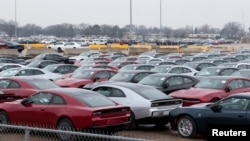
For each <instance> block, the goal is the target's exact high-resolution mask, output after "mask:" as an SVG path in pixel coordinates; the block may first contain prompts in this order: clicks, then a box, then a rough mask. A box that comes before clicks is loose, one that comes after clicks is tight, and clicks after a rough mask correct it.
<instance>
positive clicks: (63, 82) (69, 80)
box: [56, 78, 92, 86]
mask: <svg viewBox="0 0 250 141" xmlns="http://www.w3.org/2000/svg"><path fill="white" fill-rule="evenodd" d="M84 82H92V80H91V79H80V78H65V79H60V80H57V81H56V84H58V85H60V86H70V85H73V84H76V83H82V84H83V83H84Z"/></svg>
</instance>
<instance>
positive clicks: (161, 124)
mask: <svg viewBox="0 0 250 141" xmlns="http://www.w3.org/2000/svg"><path fill="white" fill-rule="evenodd" d="M167 123H168V120H166V121H165V120H164V121H158V122H156V123H155V127H156V128H160V129H163V128H166V124H167Z"/></svg>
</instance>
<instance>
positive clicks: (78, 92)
mask: <svg viewBox="0 0 250 141" xmlns="http://www.w3.org/2000/svg"><path fill="white" fill-rule="evenodd" d="M42 91H52V92H59V93H63V94H65V95H70V96H77V95H83V94H86V95H88V94H97V93H96V92H94V91H91V90H86V89H80V88H53V89H47V90H42Z"/></svg>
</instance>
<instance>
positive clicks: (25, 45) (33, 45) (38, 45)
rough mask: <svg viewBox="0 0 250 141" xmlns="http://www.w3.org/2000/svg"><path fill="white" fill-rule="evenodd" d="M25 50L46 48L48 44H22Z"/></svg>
mask: <svg viewBox="0 0 250 141" xmlns="http://www.w3.org/2000/svg"><path fill="white" fill-rule="evenodd" d="M22 45H24V48H27V49H31V48H46V44H40V43H39V44H22Z"/></svg>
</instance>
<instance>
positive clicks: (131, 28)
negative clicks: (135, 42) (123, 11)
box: [130, 0, 132, 35]
mask: <svg viewBox="0 0 250 141" xmlns="http://www.w3.org/2000/svg"><path fill="white" fill-rule="evenodd" d="M130 34H131V35H132V0H130Z"/></svg>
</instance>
